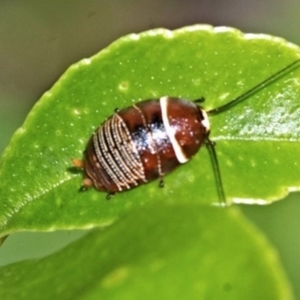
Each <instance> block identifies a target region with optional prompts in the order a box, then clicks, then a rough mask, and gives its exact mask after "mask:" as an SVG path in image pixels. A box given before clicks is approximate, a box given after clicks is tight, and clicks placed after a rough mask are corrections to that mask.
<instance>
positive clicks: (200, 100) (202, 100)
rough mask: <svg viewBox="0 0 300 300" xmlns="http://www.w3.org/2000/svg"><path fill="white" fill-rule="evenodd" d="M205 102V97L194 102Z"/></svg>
mask: <svg viewBox="0 0 300 300" xmlns="http://www.w3.org/2000/svg"><path fill="white" fill-rule="evenodd" d="M204 101H205V98H204V97H200V98H199V99H196V100H194V101H193V102H195V103H203V102H204Z"/></svg>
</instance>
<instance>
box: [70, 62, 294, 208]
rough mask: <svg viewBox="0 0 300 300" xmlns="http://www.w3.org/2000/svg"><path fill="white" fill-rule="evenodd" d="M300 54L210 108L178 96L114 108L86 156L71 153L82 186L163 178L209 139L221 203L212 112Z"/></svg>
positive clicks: (123, 187)
mask: <svg viewBox="0 0 300 300" xmlns="http://www.w3.org/2000/svg"><path fill="white" fill-rule="evenodd" d="M299 62H300V59H297V60H296V61H294V62H293V63H291V64H289V65H288V66H286V67H284V68H283V69H281V70H279V71H277V72H276V73H275V74H273V75H271V76H270V77H268V78H267V79H265V80H264V81H262V82H260V83H259V84H258V85H256V86H254V87H253V88H251V89H250V90H248V91H246V92H245V93H243V94H242V95H241V96H239V97H237V98H235V99H233V100H231V101H229V102H228V103H226V104H224V105H222V106H220V107H217V108H214V109H211V110H208V111H206V110H205V109H204V108H203V107H202V106H200V105H199V103H201V102H203V101H204V99H203V98H200V99H197V100H195V101H188V100H185V99H181V98H178V97H169V96H165V97H161V98H159V99H148V100H144V101H140V102H138V103H136V104H133V105H132V106H129V107H127V108H124V109H121V110H116V111H115V113H114V114H113V115H112V116H110V117H109V118H108V119H107V120H106V121H104V122H103V123H102V124H101V125H100V126H99V127H98V128H97V129H96V131H95V132H94V133H93V135H92V136H91V138H90V139H89V141H88V143H87V146H86V149H85V151H84V158H83V160H78V159H73V164H74V165H75V167H77V168H82V169H84V179H83V185H82V189H87V188H90V187H94V188H96V189H97V190H99V191H104V192H107V198H110V196H111V195H113V194H115V193H118V192H122V191H127V190H130V189H132V188H135V187H138V186H140V185H141V184H144V183H147V182H150V181H153V180H155V179H158V180H159V185H160V186H163V177H164V176H165V175H166V174H168V173H170V172H171V171H173V170H174V169H175V168H177V167H178V166H180V165H181V164H184V163H186V162H187V161H189V160H190V159H191V158H192V157H193V156H194V155H195V154H196V153H197V152H198V151H199V149H200V148H201V146H202V145H206V147H207V149H208V151H209V154H210V158H211V162H212V166H213V170H214V174H215V180H216V186H217V191H218V196H219V200H220V203H222V204H225V203H226V200H225V199H226V198H225V193H224V189H223V184H222V177H221V172H220V168H219V163H218V159H217V155H216V151H215V143H214V142H213V141H211V140H210V138H209V134H210V124H209V118H208V116H210V115H216V114H219V113H222V112H224V111H226V110H228V109H230V108H231V107H233V106H235V105H237V104H238V103H241V102H242V101H244V100H245V99H247V98H249V97H250V96H251V95H253V94H254V93H256V92H258V91H259V90H261V89H263V88H264V87H266V86H267V85H269V84H271V83H273V82H274V81H275V80H277V79H279V78H280V77H281V76H283V75H284V74H286V73H288V72H290V71H291V70H292V69H295V68H296V67H298V64H299Z"/></svg>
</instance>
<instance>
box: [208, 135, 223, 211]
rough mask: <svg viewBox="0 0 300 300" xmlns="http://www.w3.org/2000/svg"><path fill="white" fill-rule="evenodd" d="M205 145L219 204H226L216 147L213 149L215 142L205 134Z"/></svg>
mask: <svg viewBox="0 0 300 300" xmlns="http://www.w3.org/2000/svg"><path fill="white" fill-rule="evenodd" d="M205 145H206V148H207V150H208V152H209V156H210V160H211V164H212V168H213V172H214V175H215V182H216V186H217V192H218V197H219V202H220V204H221V206H226V205H227V203H226V197H225V192H224V188H223V183H222V176H221V172H220V166H219V162H218V157H217V153H216V149H215V146H216V143H215V142H213V141H211V140H210V139H209V137H208V136H207V137H206V139H205Z"/></svg>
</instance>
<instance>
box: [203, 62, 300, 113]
mask: <svg viewBox="0 0 300 300" xmlns="http://www.w3.org/2000/svg"><path fill="white" fill-rule="evenodd" d="M299 64H300V59H297V60H295V61H294V62H293V63H291V64H289V65H287V66H286V67H284V68H283V69H281V70H279V71H277V72H276V73H274V74H273V75H271V76H270V77H268V78H267V79H265V80H263V81H262V82H260V83H259V84H257V85H256V86H254V87H252V88H251V89H249V90H248V91H246V92H245V93H244V94H242V95H241V96H238V97H237V98H235V99H233V100H231V101H230V102H228V103H226V104H224V105H221V106H219V107H216V108H213V109H211V110H209V111H207V114H208V115H216V114H219V113H221V112H224V111H225V110H227V109H229V108H231V107H233V106H235V105H237V104H239V103H241V102H242V101H244V100H246V99H247V98H248V97H250V96H251V95H253V94H255V93H257V92H258V91H260V90H262V89H263V88H265V87H266V86H268V85H270V84H272V83H273V82H274V81H276V80H278V79H279V78H281V77H283V76H284V75H286V74H287V73H289V72H291V71H292V70H293V69H296V68H298V67H299Z"/></svg>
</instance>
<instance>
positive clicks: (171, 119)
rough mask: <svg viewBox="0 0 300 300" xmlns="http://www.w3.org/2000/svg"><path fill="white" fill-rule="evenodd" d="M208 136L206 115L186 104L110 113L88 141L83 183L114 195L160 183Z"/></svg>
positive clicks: (165, 101)
mask: <svg viewBox="0 0 300 300" xmlns="http://www.w3.org/2000/svg"><path fill="white" fill-rule="evenodd" d="M208 133H209V123H208V119H207V116H206V113H205V111H203V110H202V109H201V108H200V107H199V106H198V105H197V104H195V103H193V102H191V101H187V100H183V99H179V98H171V97H162V98H160V99H156V100H144V101H141V102H138V103H137V104H134V105H132V106H130V107H127V108H124V109H122V110H120V111H117V112H115V114H113V115H112V116H111V117H109V118H108V119H107V120H106V121H105V122H103V123H102V124H101V125H100V126H99V128H98V129H97V130H96V131H95V133H94V134H93V136H92V137H91V138H90V140H89V142H88V144H87V147H86V150H85V154H84V160H83V165H82V167H83V168H84V170H85V179H84V181H83V185H84V186H85V187H91V186H94V187H95V188H96V189H98V190H101V191H106V192H108V193H109V194H113V193H116V192H121V191H124V190H128V189H132V188H134V187H137V186H139V185H141V184H143V183H147V182H149V181H152V180H154V179H160V180H161V179H162V177H163V176H164V175H165V174H167V173H169V172H171V171H172V170H174V169H175V168H176V167H177V166H179V165H180V164H181V163H185V162H187V161H188V160H189V159H190V158H191V157H192V156H193V155H194V154H195V153H197V151H198V150H199V148H200V147H201V145H202V144H203V141H204V140H205V138H206V137H207V136H208ZM75 165H77V166H79V164H78V163H75Z"/></svg>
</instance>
